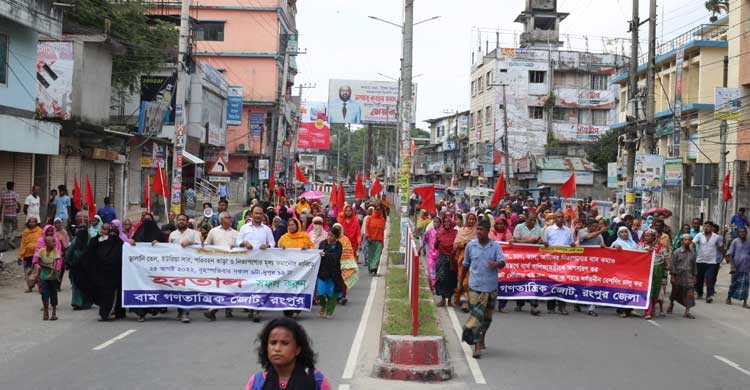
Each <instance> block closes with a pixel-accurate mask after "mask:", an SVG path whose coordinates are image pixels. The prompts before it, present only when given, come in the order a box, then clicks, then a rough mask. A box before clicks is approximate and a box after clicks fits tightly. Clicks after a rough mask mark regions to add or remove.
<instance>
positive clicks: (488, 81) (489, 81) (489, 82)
mask: <svg viewBox="0 0 750 390" xmlns="http://www.w3.org/2000/svg"><path fill="white" fill-rule="evenodd" d="M484 78H485V79H487V89H490V85H491V84H492V71H489V72H487V74H486V75H485V76H484Z"/></svg>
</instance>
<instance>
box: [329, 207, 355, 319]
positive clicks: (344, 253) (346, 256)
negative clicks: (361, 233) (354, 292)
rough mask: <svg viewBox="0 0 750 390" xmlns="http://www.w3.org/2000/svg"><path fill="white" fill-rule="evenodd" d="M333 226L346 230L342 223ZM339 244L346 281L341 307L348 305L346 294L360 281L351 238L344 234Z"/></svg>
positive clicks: (343, 274) (342, 292) (343, 277)
mask: <svg viewBox="0 0 750 390" xmlns="http://www.w3.org/2000/svg"><path fill="white" fill-rule="evenodd" d="M347 207H348V206H347ZM355 219H356V217H355ZM333 226H338V227H339V229H341V230H342V231H343V230H344V228H343V226H341V224H340V223H337V224H335V225H333ZM339 242H340V243H341V278H342V279H344V286H343V288H342V291H340V292H339V294H338V296H339V305H346V303H347V302H348V301H349V300H348V299H347V298H346V292H347V291H348V290H349V289H350V288H352V287H354V284H355V283H357V280H359V270H358V269H357V257H356V256H355V255H354V253H355V252H354V248H353V245H352V243H351V241H350V240H349V237H347V236H346V235H345V234H342V235H341V237H339Z"/></svg>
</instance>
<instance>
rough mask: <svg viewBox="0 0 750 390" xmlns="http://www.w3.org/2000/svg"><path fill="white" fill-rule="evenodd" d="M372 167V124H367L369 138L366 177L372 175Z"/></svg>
mask: <svg viewBox="0 0 750 390" xmlns="http://www.w3.org/2000/svg"><path fill="white" fill-rule="evenodd" d="M371 169H372V124H370V123H368V124H367V140H366V145H365V177H370V170H371Z"/></svg>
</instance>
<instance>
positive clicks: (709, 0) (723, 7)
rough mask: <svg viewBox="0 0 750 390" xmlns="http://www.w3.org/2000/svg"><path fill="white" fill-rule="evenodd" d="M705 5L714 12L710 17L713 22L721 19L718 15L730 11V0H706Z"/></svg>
mask: <svg viewBox="0 0 750 390" xmlns="http://www.w3.org/2000/svg"><path fill="white" fill-rule="evenodd" d="M705 6H706V9H707V10H709V11H710V12H711V14H712V15H711V17H710V18H708V20H710V21H711V23H713V22H715V21H717V20H719V17H718V16H717V15H721V14H722V13H728V12H729V0H706V3H705Z"/></svg>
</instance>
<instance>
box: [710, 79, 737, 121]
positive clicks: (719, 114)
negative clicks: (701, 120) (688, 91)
mask: <svg viewBox="0 0 750 390" xmlns="http://www.w3.org/2000/svg"><path fill="white" fill-rule="evenodd" d="M741 111H742V97H741V96H740V89H739V88H721V87H716V89H715V100H714V118H715V119H718V120H724V121H738V120H740V116H741Z"/></svg>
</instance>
